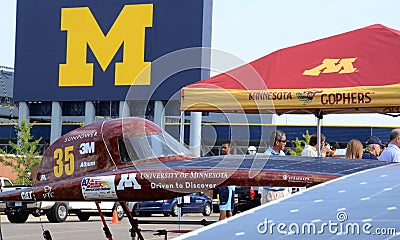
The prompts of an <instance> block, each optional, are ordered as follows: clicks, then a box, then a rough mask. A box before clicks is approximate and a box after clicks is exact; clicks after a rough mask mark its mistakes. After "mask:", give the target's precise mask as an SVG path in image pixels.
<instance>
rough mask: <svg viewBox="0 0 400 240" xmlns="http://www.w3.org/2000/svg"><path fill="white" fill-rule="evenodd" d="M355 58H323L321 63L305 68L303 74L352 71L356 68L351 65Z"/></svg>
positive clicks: (314, 74) (313, 74)
mask: <svg viewBox="0 0 400 240" xmlns="http://www.w3.org/2000/svg"><path fill="white" fill-rule="evenodd" d="M356 60H357V58H342V59H332V58H325V59H324V60H323V61H322V64H321V65H319V66H316V67H315V68H313V69H308V70H305V71H304V72H303V75H309V76H318V75H319V74H321V73H339V74H343V73H353V72H355V71H357V68H354V66H353V63H354V62H355V61H356Z"/></svg>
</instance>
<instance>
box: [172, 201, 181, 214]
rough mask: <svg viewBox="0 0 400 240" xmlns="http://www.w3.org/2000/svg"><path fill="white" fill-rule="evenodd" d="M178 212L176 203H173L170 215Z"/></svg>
mask: <svg viewBox="0 0 400 240" xmlns="http://www.w3.org/2000/svg"><path fill="white" fill-rule="evenodd" d="M178 214H179V209H178V204H176V203H174V205H173V206H172V210H171V215H172V216H174V217H176V216H178Z"/></svg>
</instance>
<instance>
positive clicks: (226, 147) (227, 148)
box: [221, 142, 231, 155]
mask: <svg viewBox="0 0 400 240" xmlns="http://www.w3.org/2000/svg"><path fill="white" fill-rule="evenodd" d="M230 154H231V143H230V142H224V143H223V144H222V146H221V155H230Z"/></svg>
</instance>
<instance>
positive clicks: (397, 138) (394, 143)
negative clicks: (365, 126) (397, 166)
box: [379, 128, 400, 162]
mask: <svg viewBox="0 0 400 240" xmlns="http://www.w3.org/2000/svg"><path fill="white" fill-rule="evenodd" d="M389 138H390V142H389V145H388V147H387V148H386V149H385V150H383V152H382V153H381V157H380V158H379V160H381V161H387V162H400V148H399V147H400V128H395V129H393V130H392V131H391V132H390V137H389Z"/></svg>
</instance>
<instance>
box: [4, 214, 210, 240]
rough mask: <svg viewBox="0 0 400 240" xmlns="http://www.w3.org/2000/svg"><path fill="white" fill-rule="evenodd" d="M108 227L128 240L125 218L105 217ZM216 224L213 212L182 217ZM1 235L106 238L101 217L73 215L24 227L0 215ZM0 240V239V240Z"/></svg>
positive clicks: (147, 227)
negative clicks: (45, 233) (82, 218)
mask: <svg viewBox="0 0 400 240" xmlns="http://www.w3.org/2000/svg"><path fill="white" fill-rule="evenodd" d="M105 219H106V222H107V225H108V227H109V229H110V232H111V234H112V239H113V240H131V239H132V238H131V234H130V232H129V229H130V228H131V225H130V224H129V221H128V218H127V217H124V219H122V220H121V221H120V222H119V223H114V224H112V223H111V222H112V218H111V217H106V218H105ZM138 219H139V221H156V222H158V221H167V222H174V221H178V217H164V216H162V215H161V214H159V215H157V214H156V215H153V216H152V217H139V218H138ZM203 219H205V220H206V221H217V220H218V214H215V213H213V214H212V215H211V216H208V217H204V216H203V215H201V214H184V215H183V216H182V217H181V220H182V221H197V222H199V221H201V220H203ZM0 226H1V233H2V239H3V240H8V239H10V240H13V239H15V240H28V239H29V240H32V239H44V237H43V230H49V231H50V234H51V237H52V239H53V240H71V239H76V240H78V239H87V240H99V239H108V238H106V236H105V234H104V231H103V225H102V221H101V219H100V217H98V216H91V217H90V219H89V221H87V222H81V221H79V219H78V218H77V217H76V216H73V215H70V216H68V218H67V221H66V222H63V223H49V221H48V220H47V218H46V216H41V217H40V218H38V217H33V216H30V217H29V219H28V221H27V222H26V223H23V224H12V223H10V222H9V221H8V220H7V217H6V216H5V215H2V216H1V225H0ZM139 227H140V229H141V230H142V235H143V237H144V239H146V240H155V239H164V236H163V235H162V236H154V235H153V234H154V233H155V232H156V230H168V231H171V230H173V231H174V230H194V229H198V228H201V227H203V226H201V225H179V224H163V223H156V224H140V225H139ZM167 234H168V239H172V238H174V237H177V236H178V233H174V232H168V233H167ZM0 240H1V238H0Z"/></svg>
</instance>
